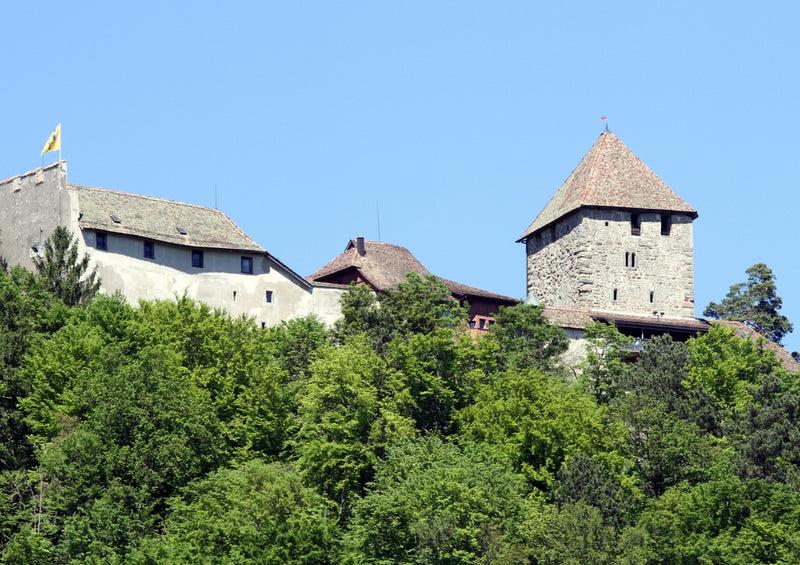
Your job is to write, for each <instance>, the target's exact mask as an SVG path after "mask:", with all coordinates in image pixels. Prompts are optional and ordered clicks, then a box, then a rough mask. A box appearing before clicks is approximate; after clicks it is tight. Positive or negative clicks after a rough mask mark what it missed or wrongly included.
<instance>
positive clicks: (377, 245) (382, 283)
mask: <svg viewBox="0 0 800 565" xmlns="http://www.w3.org/2000/svg"><path fill="white" fill-rule="evenodd" d="M352 269H355V270H357V271H358V273H359V275H360V276H361V278H363V279H364V280H366V281H367V282H368V283H369V284H370V286H372V287H373V288H374V289H375V290H377V291H380V292H385V291H388V290H392V289H395V288H397V285H398V283H401V282H405V280H406V274H407V273H416V274H418V275H420V276H422V277H424V276H426V275H430V274H431V273H430V271H428V269H426V268H425V267H424V265H423V264H422V263H420V262H419V261H418V260H417V258H416V257H414V256H413V255H412V254H411V252H410V251H409V250H408V249H406V248H405V247H401V246H399V245H392V244H391V243H384V242H382V241H366V240H365V241H364V255H360V254H359V252H358V241H357V240H355V239H351V240H350V241H349V242H348V243H347V246H346V247H345V249H344V251H343V252H342V253H340V254H339V255H337V256H336V257H334V258H333V260H332V261H330V262H328V263H327V264H326V265H324V266H323V267H322V268H320V269H319V270H317V271H316V272H315V273H313V274H311V275H309V276H308V277H307V280H308V281H309V282H312V283H315V284H316V283H318V282H327V283H331V282H335V279H336V278H337V276H338V277H341V275H342V274H343V273H345V272H346V271H350V270H352ZM436 278H437V279H439V280H440V281H442V283H444V285H445V286H446V287H447V288H448V290H449V291H450V292H451V293H453V294H456V295H463V296H474V297H481V298H487V299H492V300H498V301H501V302H507V303H508V304H516V303H517V302H518V300H516V299H515V298H511V297H509V296H503V295H502V294H495V293H493V292H489V291H486V290H481V289H479V288H475V287H472V286H468V285H465V284H461V283H458V282H455V281H451V280H447V279H443V278H441V277H436Z"/></svg>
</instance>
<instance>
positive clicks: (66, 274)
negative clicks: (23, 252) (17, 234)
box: [33, 226, 100, 306]
mask: <svg viewBox="0 0 800 565" xmlns="http://www.w3.org/2000/svg"><path fill="white" fill-rule="evenodd" d="M33 264H34V266H35V267H36V272H37V273H38V274H39V276H40V277H42V278H43V279H44V281H45V288H47V290H49V291H50V292H52V293H53V294H54V295H55V296H57V297H58V298H60V299H61V300H63V301H64V303H65V304H69V305H70V306H73V305H78V304H86V303H87V302H89V301H90V300H91V299H92V298H93V297H94V295H95V294H97V291H98V290H100V279H99V278H98V277H97V269H96V268H95V269H93V270H92V271H89V255H87V254H84V255H83V258H79V257H78V241H77V239H73V237H72V234H71V233H70V232H69V230H68V229H67V228H65V227H64V226H57V227H56V228H55V229H54V230H53V233H52V235H51V236H50V237H48V238H47V239H46V240H45V242H44V257H38V256H37V257H34V258H33Z"/></svg>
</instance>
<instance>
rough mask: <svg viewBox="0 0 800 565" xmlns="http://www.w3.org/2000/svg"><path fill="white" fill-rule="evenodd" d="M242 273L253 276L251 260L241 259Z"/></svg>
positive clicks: (248, 258) (247, 258)
mask: <svg viewBox="0 0 800 565" xmlns="http://www.w3.org/2000/svg"><path fill="white" fill-rule="evenodd" d="M242 272H243V273H247V274H249V275H252V274H253V258H252V257H242Z"/></svg>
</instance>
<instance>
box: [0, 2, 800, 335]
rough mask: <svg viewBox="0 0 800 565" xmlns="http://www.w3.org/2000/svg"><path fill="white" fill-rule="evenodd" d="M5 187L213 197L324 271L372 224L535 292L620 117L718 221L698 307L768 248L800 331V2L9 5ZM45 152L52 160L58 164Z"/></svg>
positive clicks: (452, 265) (2, 91)
mask: <svg viewBox="0 0 800 565" xmlns="http://www.w3.org/2000/svg"><path fill="white" fill-rule="evenodd" d="M6 4H8V5H6V6H4V7H3V8H2V9H1V10H0V14H2V22H3V49H2V52H1V53H0V63H2V66H1V67H0V68H2V71H3V75H4V79H5V80H4V84H3V87H2V88H0V177H1V178H8V177H11V176H14V175H16V174H19V173H23V172H25V171H28V170H31V169H34V168H36V167H38V166H40V165H41V164H42V158H41V157H40V155H39V152H40V151H41V149H42V146H43V144H44V142H45V141H46V139H47V137H48V135H49V134H50V133H51V131H52V130H53V129H54V127H55V126H56V124H57V123H58V122H59V121H60V122H62V123H63V126H62V127H63V157H64V158H65V159H67V161H68V164H69V176H70V180H71V181H72V182H76V183H79V184H86V185H91V186H100V187H104V188H111V189H116V190H122V191H128V192H135V193H142V194H149V195H154V196H159V197H164V198H171V199H175V200H181V201H187V202H192V203H196V204H202V205H207V206H214V203H215V196H214V194H215V187H216V192H217V197H216V198H217V203H218V207H219V208H220V209H222V210H223V211H224V212H226V213H227V214H228V215H229V216H230V217H231V218H232V219H233V220H234V221H235V222H236V223H237V224H239V225H240V226H241V227H242V228H243V229H244V231H245V232H247V233H248V234H249V235H250V236H251V237H252V238H253V239H254V240H255V241H256V242H258V243H259V244H260V245H262V246H263V247H265V248H266V249H267V250H268V251H270V252H271V253H272V254H274V255H276V256H277V257H278V258H279V259H281V260H282V261H283V262H285V263H286V264H288V265H289V266H290V267H291V268H293V269H294V270H295V271H297V272H298V273H299V274H301V275H304V276H305V275H308V274H310V273H311V272H313V271H315V270H316V269H317V268H319V267H320V266H322V265H323V264H324V263H326V262H327V261H328V260H330V259H331V258H333V257H334V256H335V255H336V254H338V253H339V252H341V251H342V250H343V249H344V246H345V244H346V243H347V241H348V239H349V238H351V237H356V236H358V235H364V236H365V237H366V238H367V239H378V236H379V233H378V225H379V224H378V211H379V213H380V238H381V239H382V240H383V241H387V242H390V243H395V244H399V245H403V246H405V247H407V248H408V249H409V250H410V251H411V252H412V253H414V254H415V255H416V256H417V257H418V258H419V259H420V260H421V261H422V262H423V264H424V265H425V266H427V267H428V269H429V270H431V271H432V272H434V273H436V274H438V275H440V276H443V277H446V278H450V279H454V280H458V281H460V282H463V283H466V284H470V285H473V286H477V287H481V288H484V289H487V290H491V291H495V292H499V293H503V294H507V295H510V296H515V297H522V296H523V295H524V294H525V250H524V246H523V245H522V244H518V243H515V240H516V239H517V238H518V237H519V236H520V235H521V234H522V232H523V230H524V229H525V228H526V227H527V226H528V224H529V223H530V222H531V221H532V220H533V218H534V217H535V216H536V215H537V214H538V213H539V211H540V210H541V209H542V208H543V207H544V205H545V204H546V203H547V201H548V200H549V198H550V197H551V196H552V195H553V193H554V192H555V191H556V189H558V187H559V186H560V185H561V183H562V182H563V181H564V179H566V177H567V176H568V175H569V173H570V172H571V171H572V169H573V168H574V167H575V166H576V165H577V164H578V161H579V160H580V158H581V157H582V156H583V154H584V153H585V152H586V150H587V149H589V147H590V146H591V145H592V144H593V143H594V141H595V139H596V138H597V136H598V135H599V134H600V133H601V131H602V127H603V125H602V123H601V122H600V119H599V118H600V116H602V115H607V116H608V118H609V120H608V123H609V127H610V128H611V130H612V131H613V132H614V133H616V134H617V135H618V136H619V137H620V138H621V139H622V141H623V142H625V144H626V145H628V147H630V148H631V149H632V150H633V151H634V152H635V153H636V154H637V155H638V156H639V157H640V158H641V159H642V160H643V161H644V162H645V163H647V164H648V165H649V166H650V167H651V168H652V169H653V170H654V171H655V172H656V173H657V174H658V175H659V176H660V177H661V178H662V179H663V180H664V181H665V182H666V183H667V184H668V185H669V186H670V187H671V188H672V189H673V190H675V191H676V192H677V193H678V194H679V195H680V196H681V197H682V198H683V199H684V200H686V201H687V202H688V203H689V204H690V205H692V206H694V207H695V208H696V209H697V210H698V211H699V213H700V217H699V218H698V219H697V220H696V221H695V224H694V226H695V238H694V244H695V300H696V313H697V314H698V315H700V313H701V312H702V310H703V308H704V306H705V305H706V304H707V303H708V302H709V301H711V300H719V299H721V298H722V297H724V295H725V294H726V292H727V291H728V288H729V286H730V285H731V284H733V283H736V282H740V281H743V280H744V279H745V273H744V272H745V269H747V268H748V267H749V266H751V265H753V264H754V263H757V262H765V263H766V264H767V265H768V266H769V267H771V268H772V269H773V271H774V272H775V275H776V276H777V283H778V290H779V294H780V295H781V296H782V297H783V299H784V308H783V313H784V314H786V315H787V316H788V317H789V318H790V320H792V321H794V323H795V325H796V326H797V331H796V335H790V336H789V337H788V338H787V339H786V340H785V341H786V345H787V348H788V349H790V350H795V349H800V269H798V266H797V261H796V256H795V242H796V240H797V231H798V224H799V223H800V222H798V214H797V206H798V201H799V199H800V197H799V196H798V190H797V186H796V180H797V177H798V174H797V170H798V167H797V165H798V139H800V123H798V122H800V116H799V115H798V114H799V112H800V111H799V110H798V100H800V96H799V95H800V92H798V90H799V89H800V88H799V86H800V73H798V54H799V53H798V42H799V40H798V33H797V29H796V26H797V22H798V21H800V7H799V6H800V5H798V4H797V3H795V2H788V1H787V2H766V3H761V4H753V3H750V2H748V3H744V2H730V1H729V2H696V1H692V2H686V1H678V2H669V3H666V2H665V3H660V2H641V1H637V2H613V1H612V2H564V3H555V2H550V3H539V2H529V1H525V2H522V1H520V2H491V3H488V2H487V3H483V2H480V3H479V2H469V1H461V2H415V1H412V2H402V3H400V2H398V3H392V4H390V3H388V2H330V1H325V2H322V1H320V2H281V3H278V2H208V1H203V0H200V1H195V2H184V3H179V2H153V1H151V0H143V1H139V2H135V3H133V2H131V3H123V2H107V1H104V2H99V1H98V2H84V1H80V0H76V1H74V2H65V1H63V0H62V1H59V2H50V1H45V2H36V3H26V2H8V3H6ZM56 156H57V154H56V153H49V154H46V155H45V161H44V162H45V163H50V162H52V161H53V160H54V159H55V158H56Z"/></svg>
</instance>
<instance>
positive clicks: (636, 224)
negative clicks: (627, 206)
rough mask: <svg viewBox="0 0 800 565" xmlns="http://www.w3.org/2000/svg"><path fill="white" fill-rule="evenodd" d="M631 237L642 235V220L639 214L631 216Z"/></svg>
mask: <svg viewBox="0 0 800 565" xmlns="http://www.w3.org/2000/svg"><path fill="white" fill-rule="evenodd" d="M631 235H642V218H641V217H640V216H639V214H631Z"/></svg>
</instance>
